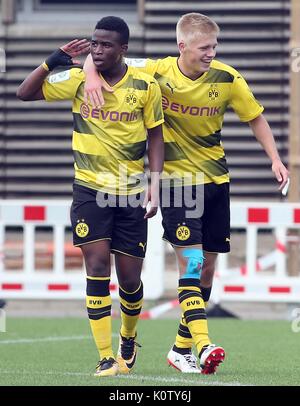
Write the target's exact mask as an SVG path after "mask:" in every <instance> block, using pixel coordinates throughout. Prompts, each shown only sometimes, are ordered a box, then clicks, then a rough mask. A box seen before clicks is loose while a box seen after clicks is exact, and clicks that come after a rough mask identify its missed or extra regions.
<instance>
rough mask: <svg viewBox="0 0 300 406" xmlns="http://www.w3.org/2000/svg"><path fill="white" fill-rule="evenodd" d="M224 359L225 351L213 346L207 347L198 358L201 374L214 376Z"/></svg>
mask: <svg viewBox="0 0 300 406" xmlns="http://www.w3.org/2000/svg"><path fill="white" fill-rule="evenodd" d="M224 359H225V351H224V348H222V347H217V346H216V345H215V344H211V345H209V346H208V347H207V348H206V349H205V350H204V351H203V352H202V354H201V356H200V368H201V374H204V375H209V374H215V373H216V369H217V367H218V366H219V364H221V362H223V361H224Z"/></svg>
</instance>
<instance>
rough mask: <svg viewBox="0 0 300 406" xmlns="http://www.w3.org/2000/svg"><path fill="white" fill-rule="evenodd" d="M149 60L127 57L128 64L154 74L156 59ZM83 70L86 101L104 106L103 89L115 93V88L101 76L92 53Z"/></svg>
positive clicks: (93, 104)
mask: <svg viewBox="0 0 300 406" xmlns="http://www.w3.org/2000/svg"><path fill="white" fill-rule="evenodd" d="M147 61H149V62H150V61H151V60H149V59H134V58H132V59H128V58H125V62H126V64H127V65H132V66H135V67H137V68H139V69H141V70H142V71H143V72H145V73H148V74H149V75H152V76H153V75H154V73H155V70H156V66H155V61H152V63H151V62H150V63H147ZM83 71H84V73H85V84H84V102H85V103H86V104H88V103H89V101H90V102H91V104H92V106H93V107H96V108H99V107H103V106H104V103H105V100H104V95H103V91H106V92H110V93H113V91H114V90H113V88H112V87H110V86H109V85H108V84H107V83H106V82H105V80H103V79H102V78H101V77H100V76H99V73H98V72H97V69H96V67H95V65H94V62H93V58H92V55H91V54H89V55H88V56H87V58H86V60H85V63H84V65H83Z"/></svg>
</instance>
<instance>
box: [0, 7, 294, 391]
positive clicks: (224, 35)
mask: <svg viewBox="0 0 300 406" xmlns="http://www.w3.org/2000/svg"><path fill="white" fill-rule="evenodd" d="M296 3H297V1H294V2H292V1H290V0H263V1H259V0H252V1H251V0H248V1H244V0H240V1H231V0H223V1H221V0H215V1H213V2H211V1H205V0H203V1H202V0H201V1H200V0H198V1H189V2H180V1H161V0H123V1H121V0H107V1H99V0H98V1H96V0H94V1H93V0H89V1H85V2H82V1H74V0H72V1H71V0H70V1H67V0H63V1H56V0H14V1H13V0H2V2H0V7H1V9H0V13H1V25H0V48H1V49H2V50H5V57H6V59H5V62H6V71H5V72H3V73H1V72H0V105H1V110H0V198H1V199H4V200H7V199H28V198H30V199H32V198H33V199H37V200H39V199H47V200H52V199H69V198H71V185H72V177H73V159H72V151H71V133H72V116H71V114H70V103H68V102H63V103H51V104H47V103H45V102H27V103H22V102H21V101H19V100H17V99H16V96H15V93H16V89H17V86H18V85H19V83H20V82H21V81H22V80H23V79H24V77H25V76H26V75H27V74H28V73H29V72H30V71H31V70H32V69H33V68H34V67H36V66H38V65H39V64H40V63H41V62H42V61H43V60H44V59H45V57H46V56H47V55H49V53H51V52H52V51H53V50H54V49H55V48H57V47H58V46H61V45H62V44H64V43H66V42H68V41H70V40H72V39H74V38H78V37H79V38H84V37H85V38H89V37H90V35H91V32H92V30H93V28H94V25H95V23H96V22H97V21H98V20H99V19H100V18H101V17H103V16H105V15H118V16H120V17H122V18H124V19H125V20H126V21H127V23H128V24H129V26H130V31H131V39H130V44H129V53H128V56H132V57H155V58H157V57H163V56H166V55H176V54H177V47H176V39H175V26H176V22H177V20H178V18H179V17H180V16H181V15H182V14H185V13H188V12H192V11H196V12H201V13H203V14H206V15H208V16H210V17H212V18H213V19H214V20H215V21H216V22H217V23H218V24H219V26H220V28H221V34H220V38H219V46H218V52H217V59H220V60H221V61H223V62H225V63H228V64H229V65H233V66H234V67H235V68H236V69H238V70H239V71H240V72H241V73H242V74H243V75H244V77H245V78H246V80H247V81H248V83H249V85H250V86H251V88H252V90H253V92H254V94H255V96H256V98H257V99H258V100H259V101H260V102H261V103H262V104H263V105H264V107H265V113H264V114H265V116H266V118H267V119H268V121H269V123H270V125H271V128H272V130H273V133H274V136H275V139H276V143H277V147H278V150H279V153H280V156H281V158H282V160H283V162H284V163H285V164H287V165H288V164H289V163H290V162H289V145H291V144H290V143H291V138H290V134H291V131H290V128H291V122H290V117H291V115H290V108H289V107H290V103H291V93H292V87H291V86H290V85H291V84H290V77H291V76H290V70H291V68H290V65H291V60H290V52H291V48H290V40H291V18H290V17H291V6H292V5H295V4H296ZM298 115H299V112H298ZM298 135H299V133H298ZM223 143H224V146H225V151H226V156H227V161H228V165H229V170H230V173H231V197H232V201H236V202H239V201H244V202H245V201H246V202H247V201H259V202H266V203H268V202H269V203H271V202H280V201H283V200H286V199H284V197H283V196H282V195H281V194H280V193H278V190H277V183H276V181H275V179H274V176H273V174H272V172H271V168H270V162H269V161H268V159H267V157H266V155H265V153H264V151H263V150H262V148H261V146H260V145H259V144H258V143H257V141H256V140H255V138H254V137H253V135H252V134H251V132H250V129H249V127H248V126H247V125H245V124H243V123H240V122H239V120H238V117H237V116H236V115H235V114H234V113H233V111H229V112H228V113H227V114H226V116H225V125H224V129H223ZM293 145H297V144H293ZM290 164H291V163H290ZM297 179H298V180H297ZM296 183H297V187H296V192H295V189H294V192H293V196H292V197H291V199H292V200H293V201H296V202H298V201H299V194H298V195H297V193H299V192H298V191H299V177H298V178H296ZM293 234H294V237H296V244H295V243H293V246H292V247H289V246H288V247H287V249H288V250H289V249H291V250H292V251H293V264H291V263H289V258H288V265H289V266H288V272H289V273H290V274H293V275H298V276H299V242H298V243H297V238H298V233H297V232H296V233H295V232H293ZM5 238H6V240H5V245H4V247H3V255H2V257H1V260H2V261H4V263H5V266H6V268H7V269H19V270H20V271H22V268H23V264H24V258H23V254H22V252H21V251H20V246H21V245H22V241H23V230H22V227H21V226H20V227H8V228H7V229H6V237H5ZM52 238H53V232H52V230H51V229H49V228H47V227H39V228H38V230H37V234H36V239H35V241H36V245H37V246H36V250H35V253H36V257H35V266H36V268H37V269H39V268H42V269H51V267H52V265H53V249H52V251H51V250H50V253H45V252H43V249H42V248H39V246H38V244H37V242H39V243H41V242H45V243H47V242H50V241H51V240H52ZM70 239H71V234H70V229H67V230H66V241H67V243H68V242H70ZM245 241H246V236H245V230H240V229H236V230H233V233H232V254H231V256H230V266H241V265H242V264H243V263H244V262H245V244H246V242H245ZM294 241H295V239H294ZM275 243H276V241H275V236H274V233H272V232H270V230H266V229H263V228H262V229H261V230H260V231H259V244H258V255H259V256H262V255H265V254H267V253H268V252H270V251H271V250H272V249H273V247H274V245H275ZM165 249H166V271H165V278H164V281H165V292H164V295H163V297H162V298H161V300H162V301H166V300H169V299H171V298H172V299H173V298H174V297H175V295H176V283H177V276H176V272H175V260H174V257H173V254H172V253H171V252H170V250H169V249H168V248H167V247H165ZM65 264H66V268H68V267H69V268H73V267H78V268H80V267H81V266H82V260H81V258H80V257H79V256H78V254H74V252H73V251H72V250H71V254H70V255H68V256H67V257H66V262H65ZM273 269H274V268H272V267H271V268H270V270H269V271H270V272H271V273H270V275H272V271H273ZM0 282H1V281H0ZM0 299H1V292H0ZM158 303H159V301H157V302H155V303H154V302H148V303H146V309H147V308H151V307H153V306H155V305H157V304H158ZM224 306H225V308H226V309H227V310H230V311H232V312H233V313H234V314H235V315H238V316H239V317H241V318H246V319H271V320H274V319H280V320H282V319H285V320H289V319H290V313H291V311H292V310H293V309H294V308H295V307H297V306H298V307H300V305H297V304H295V305H293V304H287V303H282V302H281V303H271V304H270V303H268V304H266V303H237V302H235V303H224ZM116 309H117V305H116ZM6 314H7V318H8V321H7V323H8V325H9V319H10V316H11V317H12V318H13V317H23V316H28V317H29V318H30V317H32V316H40V317H41V318H43V317H46V316H47V317H50V316H51V317H62V316H63V317H66V318H68V317H78V316H80V317H84V316H85V309H84V304H83V301H81V300H78V301H39V302H37V301H35V300H25V301H24V300H16V299H14V300H8V303H7V307H6ZM175 316H176V317H177V316H178V309H175V310H172V311H169V312H168V313H166V314H165V315H164V316H163V317H167V318H171V319H173V318H174V317H175ZM30 320H31V319H30ZM37 320H38V319H37ZM66 320H68V319H66ZM168 322H169V320H168ZM233 322H234V321H232V323H233ZM14 323H15V324H14ZM30 323H31V324H30ZM30 323H29V324H30V328H29V330H28V331H27V330H26V329H25V328H24V331H23V330H22V328H23V327H22V328H21V330H22V331H23V333H24V334H25V337H26V334H27V336H30V332H32V331H33V330H32V329H34V328H35V327H34V326H35V323H36V321H35V320H34V319H32V320H31V321H30ZM81 323H83V321H82V322H81ZM143 323H151V322H150V321H145V322H143ZM214 323H215V324H214ZM220 323H223V321H222V322H221V321H220ZM272 323H273V324H271V325H270V326H271V327H270V330H271V332H272V331H273V330H272V329H274V334H276V333H275V331H276V328H278V331H279V330H280V326H279V325H276V323H275V322H272ZM15 325H16V326H18V319H13V320H12V324H11V326H15ZM21 325H22V323H21ZM32 326H33V327H32ZM42 326H43V327H38V329H40V328H41V329H42V330H41V331H44V332H45V337H46V335H47V334H48V333H49V334H48V335H50V336H51V332H49V331H48V330H49V329H48V330H47V328H46V327H45V326H44V324H42ZM218 326H221V330H222V328H223V327H222V324H220V325H218V324H217V321H213V329H214V331H215V332H218V328H219V327H218ZM249 326H250V325H249ZM253 326H254V327H253V328H251V331H252V330H253V329H254V333H255V332H257V335H256V336H257V337H259V329H260V325H259V324H258V325H253ZM285 326H286V325H285ZM175 327H176V323H175V321H174V328H175ZM233 327H234V325H233ZM43 328H44V330H43ZM85 328H86V327H85ZM147 328H149V327H147ZM159 328H161V329H162V330H161V331H163V324H161V325H160V327H159ZM70 329H71V327H70ZM223 329H224V331H226V330H227V329H226V327H224V328H223ZM249 329H250V327H249ZM77 330H78V329H77ZM174 331H175V330H174ZM77 333H78V331H77ZM9 334H10V333H9V329H8V333H6V336H8V335H9ZM12 334H13V332H12ZM18 334H19V332H18ZM20 334H21V333H20ZM70 334H71V333H70ZM162 334H163V333H162ZM247 334H249V332H248V333H247ZM4 336H5V335H2V336H0V339H2V338H3V339H4V338H5V337H4ZM294 336H296V334H294ZM20 337H22V335H21V336H20ZM298 339H299V338H298ZM254 342H255V340H254ZM1 349H3V348H1V347H0V351H1ZM270 368H271V367H270ZM0 376H1V370H0ZM7 376H9V374H7ZM7 379H8V378H7ZM228 379H229V378H228ZM230 379H231V381H232V379H233V380H234V378H230ZM230 379H229V381H230ZM194 380H195V379H194ZM3 382H6V383H7V382H8V384H11V382H12V381H9V380H6V381H5V380H4V381H3ZM153 382H154V384H155V381H153ZM153 382H152V383H153ZM171 382H172V381H171ZM201 382H202V383H203V381H201ZM211 382H212V384H213V381H211ZM225 382H226V379H225ZM274 382H275V381H274ZM274 382H271V384H272V383H274ZM295 382H296V384H297V380H295ZM46 384H47V383H46ZM53 384H56V383H55V382H54V383H53ZM136 384H137V383H136ZM156 384H157V383H156ZM166 384H168V383H167V382H166ZM173 384H178V382H176V381H174V382H173ZM191 384H193V383H191ZM0 385H1V381H0Z"/></svg>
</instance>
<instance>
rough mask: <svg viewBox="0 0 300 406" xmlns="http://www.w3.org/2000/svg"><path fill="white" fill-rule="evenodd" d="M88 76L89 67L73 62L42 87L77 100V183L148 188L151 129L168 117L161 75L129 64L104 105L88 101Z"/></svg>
mask: <svg viewBox="0 0 300 406" xmlns="http://www.w3.org/2000/svg"><path fill="white" fill-rule="evenodd" d="M84 82H85V74H84V72H83V71H82V70H81V69H79V68H72V69H70V70H67V71H64V72H60V73H57V74H54V75H52V76H50V77H48V78H47V79H46V80H45V81H44V84H43V88H42V89H43V94H44V97H45V99H46V100H47V101H57V100H68V99H69V100H73V108H72V111H73V123H74V131H73V140H72V148H73V153H74V161H75V163H74V166H75V183H79V184H82V185H85V186H87V187H90V188H92V189H96V190H101V191H103V192H105V193H112V194H120V195H126V194H133V193H138V192H140V191H142V190H143V187H142V185H141V180H143V176H144V154H145V150H146V142H147V133H146V129H150V128H154V127H156V126H158V125H159V124H162V123H163V121H164V119H163V111H162V103H161V91H160V88H159V85H158V83H157V81H156V80H155V79H154V78H153V77H151V76H149V75H147V74H145V73H143V72H141V71H139V70H138V69H136V68H134V67H131V66H129V67H128V69H127V72H126V74H125V76H124V77H123V78H122V79H121V80H120V81H119V82H118V83H116V84H115V85H114V86H112V87H113V89H114V92H113V93H107V94H106V95H105V106H104V107H103V108H101V109H97V108H93V107H92V106H91V105H90V104H88V105H87V104H85V103H84V94H83V87H84Z"/></svg>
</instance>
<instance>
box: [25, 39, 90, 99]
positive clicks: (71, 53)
mask: <svg viewBox="0 0 300 406" xmlns="http://www.w3.org/2000/svg"><path fill="white" fill-rule="evenodd" d="M88 50H89V42H88V41H87V40H85V39H83V40H77V39H76V40H73V41H71V42H69V43H68V44H66V45H64V46H62V47H61V48H59V49H57V50H56V51H54V52H53V53H52V54H51V55H50V56H49V57H48V58H47V59H46V61H45V62H44V63H43V64H42V65H40V66H39V67H37V68H36V69H35V70H34V71H33V72H31V73H30V74H29V75H28V76H27V78H26V79H25V80H24V81H23V82H22V83H21V85H20V86H19V88H18V90H17V97H18V98H19V99H21V100H24V101H32V100H44V99H45V97H44V94H43V90H42V87H43V83H44V81H45V79H46V78H47V76H48V75H49V73H50V72H51V71H52V70H53V69H55V68H56V67H57V66H71V65H74V64H78V63H80V62H79V61H77V60H73V59H72V58H74V57H76V56H78V55H80V54H82V53H86V52H87V51H88Z"/></svg>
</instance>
